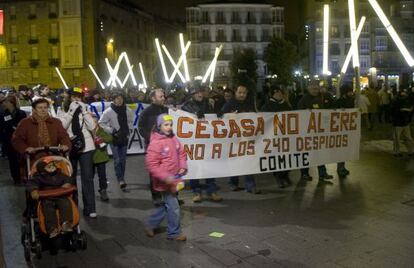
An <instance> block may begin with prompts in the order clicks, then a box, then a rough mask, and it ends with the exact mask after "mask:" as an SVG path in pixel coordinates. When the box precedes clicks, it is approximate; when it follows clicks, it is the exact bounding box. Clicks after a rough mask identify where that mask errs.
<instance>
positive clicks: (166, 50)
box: [162, 45, 186, 83]
mask: <svg viewBox="0 0 414 268" xmlns="http://www.w3.org/2000/svg"><path fill="white" fill-rule="evenodd" d="M162 49H163V50H164V52H165V54H166V55H167V58H168V59H169V60H170V63H171V64H172V66H173V67H174V69H175V70H177V74H178V76H179V77H180V79H181V81H183V83H185V82H186V80H185V78H184V76H183V74H182V73H181V71H180V70H179V68H180V66H179V65H177V64H176V63H175V62H174V59H173V58H172V57H171V54H170V52H169V51H168V49H167V47H166V46H165V45H162ZM172 78H174V77H172ZM168 82H170V83H171V82H172V80H171V79H170V80H169V81H168Z"/></svg>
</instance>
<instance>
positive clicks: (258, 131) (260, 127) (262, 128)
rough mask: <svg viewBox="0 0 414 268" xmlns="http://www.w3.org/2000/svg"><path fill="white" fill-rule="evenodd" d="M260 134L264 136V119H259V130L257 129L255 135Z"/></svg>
mask: <svg viewBox="0 0 414 268" xmlns="http://www.w3.org/2000/svg"><path fill="white" fill-rule="evenodd" d="M259 133H261V134H262V135H264V118H263V117H258V118H257V128H256V132H255V133H254V135H255V136H257V134H259Z"/></svg>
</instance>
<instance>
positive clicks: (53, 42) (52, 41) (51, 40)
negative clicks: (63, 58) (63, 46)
mask: <svg viewBox="0 0 414 268" xmlns="http://www.w3.org/2000/svg"><path fill="white" fill-rule="evenodd" d="M57 43H59V38H57V37H50V38H49V44H57Z"/></svg>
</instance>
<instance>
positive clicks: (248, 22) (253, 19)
mask: <svg viewBox="0 0 414 268" xmlns="http://www.w3.org/2000/svg"><path fill="white" fill-rule="evenodd" d="M246 23H247V24H256V23H257V21H256V18H250V19H248V20H246Z"/></svg>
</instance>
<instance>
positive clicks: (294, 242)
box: [0, 128, 414, 268]
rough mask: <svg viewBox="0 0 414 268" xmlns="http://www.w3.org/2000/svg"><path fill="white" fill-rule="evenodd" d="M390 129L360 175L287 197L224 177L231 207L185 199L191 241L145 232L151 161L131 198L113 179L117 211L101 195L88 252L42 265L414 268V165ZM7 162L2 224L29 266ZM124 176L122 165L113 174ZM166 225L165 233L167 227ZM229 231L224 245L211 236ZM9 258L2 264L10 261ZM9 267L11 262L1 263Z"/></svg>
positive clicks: (14, 251) (366, 144) (8, 252)
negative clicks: (238, 186)
mask: <svg viewBox="0 0 414 268" xmlns="http://www.w3.org/2000/svg"><path fill="white" fill-rule="evenodd" d="M389 137H390V130H389V129H388V128H384V129H383V130H377V131H375V132H374V133H364V138H363V142H362V148H361V150H362V152H361V159H360V160H359V161H354V162H350V163H347V167H348V169H349V170H350V171H351V175H350V176H349V177H348V178H346V179H342V180H341V179H338V177H337V176H336V174H335V173H336V172H335V171H336V170H335V169H336V165H334V164H331V165H328V171H329V172H330V173H331V174H335V178H334V180H333V181H332V183H329V184H327V183H322V184H321V183H319V182H318V180H317V171H316V168H312V169H311V175H313V176H314V179H313V181H311V182H302V181H299V172H298V171H293V172H291V178H292V180H293V181H294V184H293V186H291V187H290V188H287V189H279V188H277V186H276V183H275V180H274V179H273V177H272V176H271V175H270V174H264V175H258V176H257V177H256V178H257V184H258V188H260V189H261V190H262V194H260V195H252V194H249V193H245V192H231V191H230V189H229V187H228V186H227V184H226V183H227V179H224V178H221V179H218V183H219V185H220V187H221V190H220V192H219V193H220V194H221V195H222V196H223V197H224V201H223V202H221V203H212V202H209V201H205V202H202V203H201V204H193V203H192V201H191V198H192V194H191V192H189V191H184V192H182V193H180V198H181V199H183V200H184V201H185V204H184V205H183V206H182V210H181V213H182V227H183V231H184V232H185V233H186V234H187V236H188V241H187V242H184V243H182V242H172V241H168V240H166V234H165V228H163V229H162V230H161V233H159V234H157V235H156V236H155V238H147V237H146V236H145V234H144V231H143V230H144V226H143V222H144V219H145V217H146V216H147V215H148V214H149V213H150V211H151V209H152V207H153V206H152V203H151V199H150V194H149V191H148V187H147V182H148V176H147V174H146V172H145V169H144V165H143V156H130V157H128V163H127V176H126V177H127V181H128V186H129V187H128V191H127V192H122V191H120V190H119V189H118V187H117V185H116V182H115V180H114V179H111V180H110V184H109V196H110V201H109V202H108V203H104V202H101V201H100V200H99V198H98V196H97V212H98V218H97V219H95V220H92V219H87V220H85V219H82V220H81V226H82V229H83V230H85V231H86V232H87V235H88V249H87V250H86V251H77V252H75V253H73V252H64V251H60V252H59V253H58V254H57V255H54V256H52V255H50V253H49V252H47V251H46V252H44V254H43V258H42V259H41V260H37V259H35V260H34V261H33V264H32V266H34V267H82V266H83V267H262V268H263V267H413V263H414V254H413V252H414V231H413V222H414V158H413V159H410V158H408V157H403V158H395V157H393V156H392V155H391V149H392V142H391V141H390V140H389ZM6 167H7V163H6V161H5V160H3V159H1V160H0V226H1V238H2V240H3V251H4V257H5V261H6V264H7V267H12V268H14V267H27V264H26V262H25V261H24V257H23V248H22V246H21V244H20V223H21V216H20V215H21V212H22V210H23V208H24V189H23V188H21V187H15V186H13V185H12V184H11V179H10V178H9V177H8V170H7V168H6ZM107 170H108V174H109V176H108V177H110V178H114V175H113V166H112V163H110V164H108V166H107ZM164 226H165V225H164ZM212 232H219V233H223V234H224V236H222V237H221V238H215V237H211V236H209V234H211V233H212ZM0 259H1V258H0ZM0 266H1V261H0Z"/></svg>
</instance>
